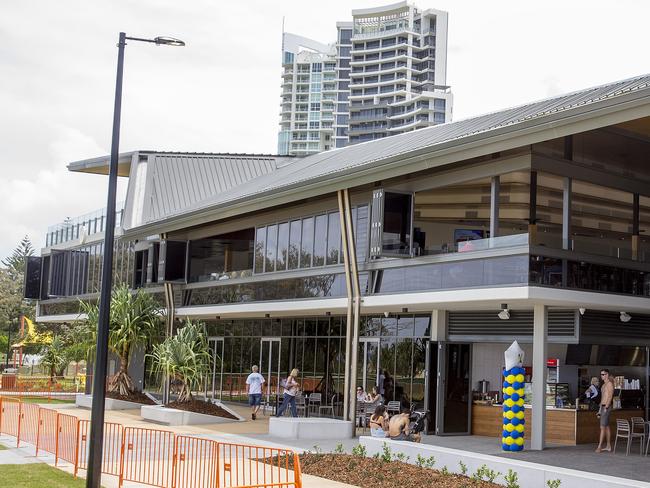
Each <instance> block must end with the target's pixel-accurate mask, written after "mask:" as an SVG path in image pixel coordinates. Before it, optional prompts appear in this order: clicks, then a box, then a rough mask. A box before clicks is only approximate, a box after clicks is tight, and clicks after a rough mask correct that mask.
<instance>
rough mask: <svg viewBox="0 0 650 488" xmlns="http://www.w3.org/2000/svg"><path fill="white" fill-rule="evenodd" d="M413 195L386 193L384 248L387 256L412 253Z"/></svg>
mask: <svg viewBox="0 0 650 488" xmlns="http://www.w3.org/2000/svg"><path fill="white" fill-rule="evenodd" d="M411 201H412V195H410V194H404V193H391V192H386V194H385V197H384V229H383V231H384V232H383V240H382V247H383V252H384V253H387V254H409V253H410V251H411V207H412V206H411Z"/></svg>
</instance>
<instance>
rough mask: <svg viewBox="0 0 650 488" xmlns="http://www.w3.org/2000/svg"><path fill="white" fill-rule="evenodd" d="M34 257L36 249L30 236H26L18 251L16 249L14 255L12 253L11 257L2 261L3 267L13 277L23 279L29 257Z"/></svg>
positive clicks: (17, 248)
mask: <svg viewBox="0 0 650 488" xmlns="http://www.w3.org/2000/svg"><path fill="white" fill-rule="evenodd" d="M33 255H34V247H33V246H32V241H30V239H29V237H28V236H25V237H23V239H22V241H20V244H18V246H17V247H16V249H14V251H13V253H11V256H9V257H8V258H6V259H3V260H2V265H3V266H5V267H6V268H7V269H8V270H9V273H11V274H12V276H14V277H18V276H20V277H22V276H23V275H24V274H25V266H26V264H27V257H28V256H33ZM21 283H22V280H21Z"/></svg>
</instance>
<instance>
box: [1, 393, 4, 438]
mask: <svg viewBox="0 0 650 488" xmlns="http://www.w3.org/2000/svg"><path fill="white" fill-rule="evenodd" d="M4 409H5V406H4V404H3V403H2V397H1V396H0V434H2V412H4Z"/></svg>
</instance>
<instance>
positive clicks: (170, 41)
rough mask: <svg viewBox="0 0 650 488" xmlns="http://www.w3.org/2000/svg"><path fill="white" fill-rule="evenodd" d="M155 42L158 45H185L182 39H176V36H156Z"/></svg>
mask: <svg viewBox="0 0 650 488" xmlns="http://www.w3.org/2000/svg"><path fill="white" fill-rule="evenodd" d="M153 40H154V42H155V43H156V44H157V45H159V46H160V45H165V46H184V45H185V43H184V42H183V41H181V40H180V39H175V38H174V37H154V39H153Z"/></svg>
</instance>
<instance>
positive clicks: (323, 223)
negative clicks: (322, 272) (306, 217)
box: [314, 215, 327, 266]
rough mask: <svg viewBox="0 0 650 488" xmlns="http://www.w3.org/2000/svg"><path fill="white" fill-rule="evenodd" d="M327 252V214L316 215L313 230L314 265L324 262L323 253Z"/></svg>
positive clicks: (321, 264)
mask: <svg viewBox="0 0 650 488" xmlns="http://www.w3.org/2000/svg"><path fill="white" fill-rule="evenodd" d="M326 252H327V215H318V216H316V227H315V231H314V266H323V265H324V264H325V253H326Z"/></svg>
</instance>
